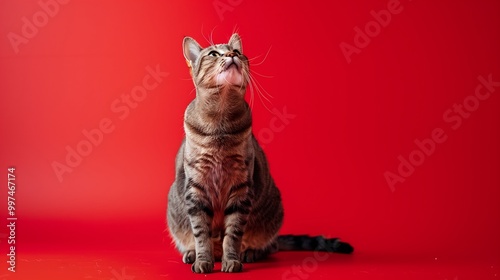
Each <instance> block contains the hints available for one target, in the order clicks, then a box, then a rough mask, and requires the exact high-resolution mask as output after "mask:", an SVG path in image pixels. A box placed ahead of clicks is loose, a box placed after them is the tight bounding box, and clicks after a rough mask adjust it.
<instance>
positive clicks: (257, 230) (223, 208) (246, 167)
mask: <svg viewBox="0 0 500 280" xmlns="http://www.w3.org/2000/svg"><path fill="white" fill-rule="evenodd" d="M183 48H184V56H185V58H186V61H187V62H188V66H189V67H190V68H191V74H192V77H193V81H194V84H195V87H196V98H195V99H194V100H193V101H192V102H191V103H190V104H189V106H188V107H187V109H186V112H185V115H184V131H185V134H186V137H185V139H184V141H183V142H182V145H181V147H180V149H179V152H178V154H177V157H176V178H175V181H174V183H173V185H172V186H171V188H170V191H169V195H168V211H167V221H168V226H169V230H170V234H171V236H172V238H173V240H174V242H175V244H176V247H177V248H178V250H179V251H180V252H181V253H182V254H183V262H185V263H191V264H192V271H193V272H196V273H208V272H211V271H212V270H213V267H214V261H216V260H221V261H222V271H224V272H239V271H241V270H242V268H243V266H242V262H252V261H255V260H258V259H262V258H264V257H265V256H267V255H268V254H270V253H273V252H275V251H277V250H278V248H280V249H281V248H282V249H288V250H314V249H324V250H326V251H332V252H333V251H344V252H346V253H348V252H351V251H352V247H350V245H348V244H347V245H348V246H349V247H350V249H349V247H346V246H347V245H343V244H346V243H342V242H338V240H336V239H335V240H333V239H324V238H322V237H315V238H310V237H306V236H285V237H279V238H278V231H279V229H280V227H281V224H282V221H283V206H282V203H281V197H280V192H279V190H278V188H277V187H276V185H275V184H274V181H273V179H272V177H271V175H270V173H269V168H268V166H267V160H266V157H265V155H264V153H263V151H262V149H261V148H260V146H259V144H258V143H257V141H256V139H255V137H254V135H253V134H252V117H251V114H250V109H249V106H248V104H247V103H246V101H245V99H244V95H245V91H246V87H247V85H248V82H249V65H248V59H247V58H246V57H245V56H244V55H243V52H242V46H241V40H240V37H239V36H238V35H237V34H233V36H232V37H231V39H230V40H229V42H228V44H220V45H212V46H210V47H207V48H205V49H203V48H201V47H200V45H199V44H198V43H196V41H194V40H193V39H191V38H189V37H186V38H185V39H184V44H183ZM321 246H323V247H321Z"/></svg>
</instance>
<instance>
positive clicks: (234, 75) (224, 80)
mask: <svg viewBox="0 0 500 280" xmlns="http://www.w3.org/2000/svg"><path fill="white" fill-rule="evenodd" d="M215 82H216V84H217V85H218V86H224V85H232V86H241V85H243V83H244V79H243V74H242V73H241V70H240V69H239V68H238V67H237V66H236V65H234V64H233V65H231V66H230V67H229V68H227V69H226V70H224V71H222V72H221V73H219V74H217V75H216V76H215Z"/></svg>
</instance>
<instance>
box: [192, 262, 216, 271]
mask: <svg viewBox="0 0 500 280" xmlns="http://www.w3.org/2000/svg"><path fill="white" fill-rule="evenodd" d="M191 270H192V271H193V272H194V273H210V272H212V271H213V270H214V263H213V262H209V261H202V260H196V261H195V262H194V263H193V265H192V266H191Z"/></svg>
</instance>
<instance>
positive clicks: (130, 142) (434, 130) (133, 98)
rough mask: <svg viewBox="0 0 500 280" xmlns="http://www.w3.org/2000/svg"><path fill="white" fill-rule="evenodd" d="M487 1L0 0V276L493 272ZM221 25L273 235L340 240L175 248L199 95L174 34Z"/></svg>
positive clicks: (496, 181) (495, 158)
mask: <svg viewBox="0 0 500 280" xmlns="http://www.w3.org/2000/svg"><path fill="white" fill-rule="evenodd" d="M499 15H500V2H499V1H498V0H483V1H451V0H443V1H430V0H400V1H398V0H370V1H369V0H366V1H352V0H338V1H316V2H314V1H264V0H252V1H246V0H213V1H195V2H193V1H180V0H169V1H164V0H149V1H142V0H100V1H90V0H88V1H87V0H33V1H28V0H16V1H8V0H0V135H1V137H0V279H9V280H10V279H23V280H32V279H42V280H45V279H47V280H49V279H67V280H72V279H107V280H109V279H115V280H132V279H135V280H140V279H205V278H210V277H211V278H213V279H223V278H231V279H294V280H297V279H300V280H308V279H384V280H387V279H448V280H462V279H474V280H476V279H479V280H480V279H499V267H500V263H499V261H500V238H499V236H500V172H499V171H500V145H499V143H500V96H499V95H500V52H499V50H500V16H499ZM234 31H237V32H238V33H239V34H240V36H241V38H242V42H243V52H244V53H245V54H246V55H247V56H248V57H249V59H250V69H251V70H252V77H253V78H254V79H255V81H254V86H256V87H258V89H260V90H255V91H254V92H253V94H254V96H253V97H254V98H253V101H254V102H253V110H252V113H253V130H254V134H255V135H256V137H257V139H258V140H259V142H260V143H261V144H262V146H263V147H264V150H265V152H266V155H267V157H268V160H269V164H270V168H271V172H272V174H273V177H274V179H275V181H276V183H277V185H278V187H279V189H280V190H281V193H282V198H283V203H284V208H285V221H284V224H283V228H282V233H283V234H293V233H295V234H311V235H319V234H324V235H327V236H329V237H336V236H338V237H341V238H342V239H344V240H345V241H347V242H350V243H351V244H352V245H353V246H354V247H355V249H356V251H355V253H354V254H353V255H351V256H343V255H328V256H325V255H318V254H314V252H303V253H298V252H280V253H278V254H276V255H275V256H273V257H272V258H270V259H269V260H268V261H266V262H261V263H255V264H249V265H246V266H245V271H244V272H243V273H241V274H238V275H226V274H222V273H214V274H212V275H206V276H205V275H194V274H192V273H191V272H190V268H189V266H188V265H184V264H182V263H180V260H181V257H180V255H179V254H178V253H177V252H176V251H175V250H174V249H173V248H172V247H171V245H170V239H169V237H168V235H167V234H166V233H165V229H166V226H165V211H166V204H167V199H166V196H167V192H168V189H169V186H170V184H171V183H172V181H173V179H174V158H175V154H176V153H177V149H178V147H179V145H180V143H181V141H182V138H183V136H184V132H183V129H182V118H183V113H184V110H185V108H186V106H187V104H188V103H189V102H190V101H191V100H192V99H193V98H194V97H195V93H194V91H193V83H192V81H191V78H190V75H189V70H188V68H187V67H186V62H185V59H184V57H183V54H182V48H181V44H182V40H183V38H184V36H191V37H193V38H195V39H196V40H197V41H198V42H199V43H200V44H201V45H202V46H208V44H209V42H210V41H213V42H215V43H219V42H226V41H227V40H228V39H229V37H230V36H231V34H232V33H233V32H234ZM268 95H271V96H272V97H269V96H268ZM251 96H252V93H251V92H248V93H247V97H248V101H251V99H252V97H251ZM266 98H267V99H268V100H267V99H266ZM9 168H15V170H13V169H11V170H9ZM9 174H10V175H9ZM2 178H3V179H2ZM9 183H10V184H9ZM14 184H15V185H14ZM9 188H10V189H9ZM8 197H11V198H8ZM9 199H10V202H9V201H8V200H9ZM14 199H15V200H14ZM9 203H10V204H9ZM9 207H10V208H9ZM9 225H10V226H9ZM14 227H15V228H14ZM14 242H15V244H14ZM11 246H14V248H13V249H11ZM11 251H12V252H13V253H12V254H11ZM14 254H15V256H14ZM11 258H12V259H13V261H15V270H16V271H15V272H11V271H9V270H8V269H9V268H10V267H11V265H12V266H13V265H14V263H12V264H11V263H9V261H10V259H11ZM218 268H220V264H218V266H217V267H216V269H218Z"/></svg>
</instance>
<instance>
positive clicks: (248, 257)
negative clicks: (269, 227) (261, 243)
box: [240, 241, 278, 263]
mask: <svg viewBox="0 0 500 280" xmlns="http://www.w3.org/2000/svg"><path fill="white" fill-rule="evenodd" d="M277 251H278V242H277V241H274V242H272V243H271V244H270V245H268V246H267V247H265V248H261V249H254V248H247V249H245V250H244V251H243V252H242V253H241V256H240V258H241V261H242V262H245V263H252V262H256V261H260V260H263V259H265V258H267V256H269V255H270V254H272V253H275V252H277Z"/></svg>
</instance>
